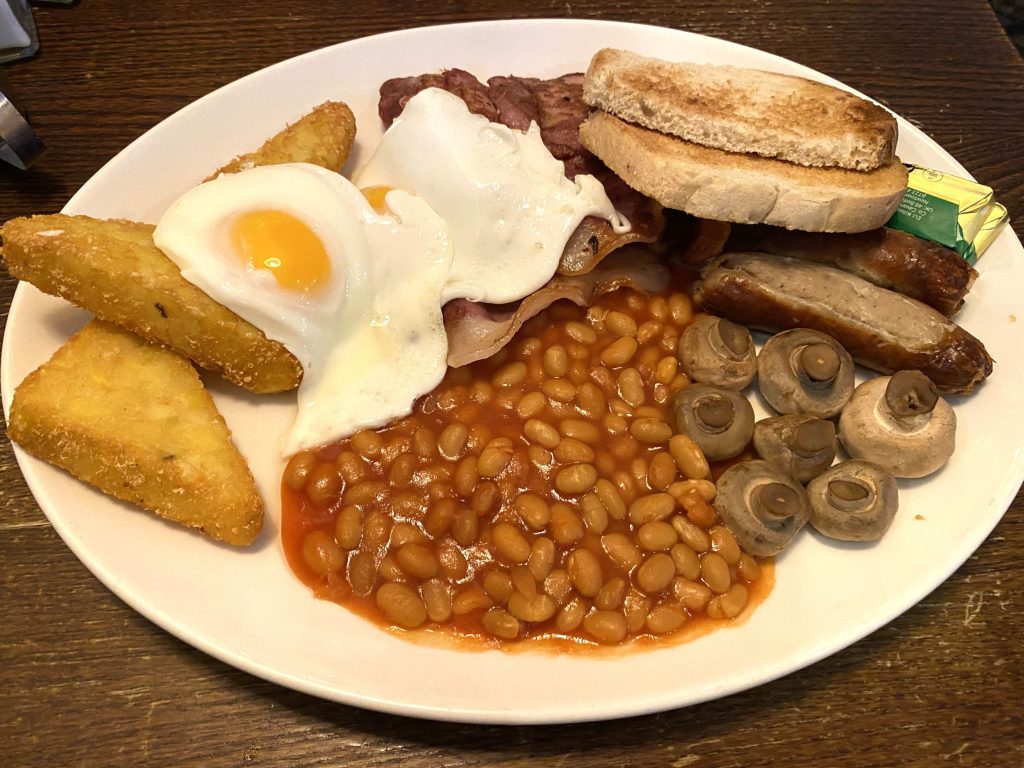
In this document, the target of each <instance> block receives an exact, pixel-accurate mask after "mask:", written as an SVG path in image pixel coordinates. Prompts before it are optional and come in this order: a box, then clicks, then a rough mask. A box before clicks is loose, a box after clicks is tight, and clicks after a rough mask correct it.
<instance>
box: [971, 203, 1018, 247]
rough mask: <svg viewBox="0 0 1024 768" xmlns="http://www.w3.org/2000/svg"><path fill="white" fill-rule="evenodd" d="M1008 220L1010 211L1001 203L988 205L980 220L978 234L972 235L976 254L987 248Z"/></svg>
mask: <svg viewBox="0 0 1024 768" xmlns="http://www.w3.org/2000/svg"><path fill="white" fill-rule="evenodd" d="M1009 220H1010V213H1009V211H1007V210H1006V206H1005V205H1003V204H1002V203H996V202H993V203H992V205H990V206H989V207H988V213H987V215H986V216H985V221H984V222H982V225H981V229H979V230H978V234H977V235H975V236H974V240H973V245H974V250H975V252H976V253H977V254H978V256H981V254H983V253H984V252H985V251H987V250H988V247H989V246H990V245H992V241H993V240H995V239H996V237H997V236H998V235H999V233H1000V232H1002V231H1003V227H1005V226H1006V223H1007V222H1008V221H1009Z"/></svg>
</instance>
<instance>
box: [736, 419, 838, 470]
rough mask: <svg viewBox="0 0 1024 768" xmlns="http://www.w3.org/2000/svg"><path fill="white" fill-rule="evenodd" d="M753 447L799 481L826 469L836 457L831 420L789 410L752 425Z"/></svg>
mask: <svg viewBox="0 0 1024 768" xmlns="http://www.w3.org/2000/svg"><path fill="white" fill-rule="evenodd" d="M754 450H755V451H757V455H758V456H760V457H761V458H762V459H764V460H765V461H769V462H771V463H772V464H774V465H775V466H776V467H778V468H779V469H781V470H782V471H783V472H785V473H786V474H787V475H789V476H790V477H792V478H793V479H794V480H796V481H797V482H800V483H806V482H808V481H809V480H811V479H813V478H815V477H817V476H818V475H820V474H821V473H822V472H824V471H825V470H826V469H828V468H829V467H830V466H831V465H832V462H833V460H834V459H835V457H836V428H835V425H834V424H832V422H831V421H825V420H824V419H819V418H816V417H814V416H801V415H799V414H791V415H788V416H773V417H772V418H769V419H762V420H761V421H759V422H757V424H755V425H754Z"/></svg>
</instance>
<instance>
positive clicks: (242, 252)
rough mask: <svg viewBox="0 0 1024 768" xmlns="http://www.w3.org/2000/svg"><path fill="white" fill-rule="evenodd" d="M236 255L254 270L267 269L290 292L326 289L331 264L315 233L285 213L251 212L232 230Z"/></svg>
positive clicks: (237, 222) (233, 225)
mask: <svg viewBox="0 0 1024 768" xmlns="http://www.w3.org/2000/svg"><path fill="white" fill-rule="evenodd" d="M231 241H232V245H233V247H234V249H235V252H236V253H237V254H238V255H239V256H240V257H241V258H242V260H243V261H244V262H245V263H247V264H248V265H249V266H250V267H252V268H253V269H266V270H268V271H269V272H270V274H272V275H273V276H274V279H275V280H277V284H278V285H279V286H281V287H282V288H284V289H285V290H287V291H294V292H296V293H306V292H309V291H315V290H316V289H317V288H319V287H321V286H322V285H324V284H325V283H326V282H327V281H328V280H329V279H330V276H331V262H330V259H328V258H327V251H326V250H325V249H324V244H323V243H322V242H321V241H320V238H319V237H318V236H317V234H316V232H314V231H313V230H312V229H310V228H309V227H308V226H306V224H304V223H303V222H302V221H300V220H299V219H297V218H295V217H294V216H292V215H291V214H288V213H284V212H283V211H248V212H246V213H243V214H241V215H240V216H238V217H237V218H236V219H235V220H234V222H233V224H232V226H231Z"/></svg>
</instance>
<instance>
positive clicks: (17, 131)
mask: <svg viewBox="0 0 1024 768" xmlns="http://www.w3.org/2000/svg"><path fill="white" fill-rule="evenodd" d="M42 153H43V142H42V141H40V139H39V137H38V136H36V133H35V131H33V130H32V126H30V125H29V124H28V121H27V120H26V119H25V118H24V117H22V116H21V113H20V112H18V110H17V109H15V108H14V105H13V104H12V103H11V102H10V100H9V99H8V98H7V97H6V96H5V95H4V94H3V92H0V160H2V161H3V162H6V163H10V164H11V165H13V166H14V167H15V168H20V169H21V170H23V171H24V170H26V169H27V168H28V167H29V166H30V165H32V163H33V162H34V161H35V160H36V158H38V157H39V155H41V154H42Z"/></svg>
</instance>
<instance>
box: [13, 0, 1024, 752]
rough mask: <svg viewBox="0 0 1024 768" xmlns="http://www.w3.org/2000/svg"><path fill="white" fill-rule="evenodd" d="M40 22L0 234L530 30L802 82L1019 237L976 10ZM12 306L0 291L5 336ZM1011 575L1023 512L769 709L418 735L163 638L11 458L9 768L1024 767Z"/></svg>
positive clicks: (1017, 65) (86, 6) (1013, 111)
mask: <svg viewBox="0 0 1024 768" xmlns="http://www.w3.org/2000/svg"><path fill="white" fill-rule="evenodd" d="M35 14H36V21H37V25H38V28H39V35H40V40H41V46H42V47H41V52H40V54H39V55H38V56H36V57H35V58H33V59H31V60H29V61H25V62H20V63H18V64H15V65H13V66H11V67H9V68H8V69H6V70H5V75H6V77H7V80H8V87H9V90H10V91H11V92H12V93H13V95H14V96H15V98H16V102H17V103H18V104H19V106H20V108H21V109H23V110H24V111H25V112H27V113H29V114H30V116H31V118H32V121H33V123H34V125H35V126H36V128H37V130H38V131H39V133H40V134H42V136H43V137H44V139H45V141H46V142H47V144H48V145H49V151H48V153H47V155H46V156H45V157H44V159H43V160H42V161H41V162H40V163H39V165H38V166H37V167H36V169H35V170H33V171H32V172H31V173H28V174H21V173H18V172H16V171H14V170H13V169H10V168H7V167H6V166H5V167H3V168H0V220H6V219H7V218H10V217H13V216H18V215H24V214H28V213H36V212H51V211H56V210H59V209H60V208H61V206H62V205H63V204H64V203H65V202H66V201H67V199H68V198H69V197H70V196H71V195H72V194H73V193H74V191H75V190H76V189H77V188H78V187H79V185H81V184H82V183H83V182H84V181H85V180H86V179H88V178H89V176H90V175H92V174H93V173H94V172H95V171H96V170H97V169H98V168H99V167H100V166H101V165H103V163H104V162H106V161H107V160H108V159H109V158H110V157H112V156H113V155H114V154H116V153H117V152H118V151H119V150H120V149H122V148H123V147H124V146H125V145H126V144H127V143H128V142H130V141H131V140H133V139H134V138H136V137H137V136H139V135H140V134H142V133H143V132H144V131H146V130H147V129H148V128H150V127H151V126H153V125H155V124H156V123H157V122H159V121H160V120H162V119H163V118H165V117H166V116H168V115H169V114H171V113H172V112H174V111H175V110H177V109H179V108H180V107H182V106H184V105H186V104H188V103H189V102H191V101H193V100H194V99H196V98H197V97H199V96H202V95H203V94H205V93H207V92H209V91H211V90H213V89H214V88H217V87H218V86H220V85H223V84H225V83H227V82H230V81H232V80H234V79H236V78H238V77H240V76H242V75H245V74H247V73H249V72H252V71H254V70H257V69H259V68H261V67H264V66H266V65H268V64H272V63H274V62H276V61H279V60H281V59H284V58H287V57H290V56H293V55H296V54H299V53H302V52H304V51H307V50H310V49H313V48H317V47H321V46H324V45H329V44H332V43H336V42H340V41H344V40H349V39H353V38H357V37H361V36H364V35H369V34H374V33H378V32H384V31H388V30H393V29H398V28H403V27H411V26H420V25H432V24H440V23H446V22H453V21H466V20H474V19H487V18H501V17H533V16H537V17H543V16H547V17H573V18H608V19H619V20H628V21H637V22H643V23H648V24H658V25H665V26H670V27H676V28H680V29H687V30H691V31H694V32H699V33H703V34H707V35H712V36H715V37H720V38H727V39H730V40H733V41H736V42H739V43H744V44H747V45H751V46H754V47H757V48H761V49H764V50H768V51H771V52H773V53H777V54H780V55H782V56H786V57H789V58H791V59H795V60H797V61H800V62H802V63H804V64H807V65H809V66H811V67H814V68H816V69H818V70H820V71H822V72H825V73H827V74H829V75H832V76H834V77H837V78H839V79H840V80H843V81H845V82H846V83H848V84H850V85H851V86H853V87H856V88H858V89H861V90H863V91H865V92H867V93H869V94H871V95H872V96H874V97H876V98H878V99H879V100H881V101H882V102H884V103H885V104H886V105H888V106H889V107H891V108H892V109H894V110H895V111H897V112H899V113H901V114H902V115H904V116H905V117H907V118H909V119H910V120H911V121H912V122H914V123H915V124H917V125H918V126H920V127H921V128H922V129H923V130H924V131H925V132H926V133H928V134H929V135H931V136H932V137H934V138H935V139H936V140H937V141H938V142H939V143H940V144H942V145H943V146H944V147H945V148H946V149H948V150H949V151H950V152H952V153H953V154H954V155H955V156H956V157H957V158H958V159H959V160H960V161H961V162H962V163H963V164H964V165H965V166H966V167H967V168H968V169H969V170H970V171H971V172H972V173H973V174H975V176H977V177H978V178H979V179H982V180H983V181H985V182H986V183H989V184H991V185H992V186H993V187H994V188H995V190H996V196H997V198H998V199H999V200H1001V201H1003V202H1004V203H1005V204H1006V205H1007V206H1008V207H1009V209H1010V211H1011V213H1016V214H1017V215H1018V221H1024V162H1022V161H1024V151H1022V128H1021V126H1022V125H1024V64H1022V62H1021V58H1020V57H1019V55H1018V53H1017V51H1016V50H1015V49H1014V48H1013V47H1012V46H1011V45H1010V43H1009V41H1008V40H1007V39H1006V37H1005V35H1004V34H1003V32H1002V30H1001V29H1000V28H999V26H998V24H997V22H996V20H995V18H994V16H993V15H992V13H991V11H990V10H989V7H988V5H987V3H986V2H985V0H959V1H958V2H948V1H947V0H917V1H916V2H911V1H910V0H890V2H881V1H880V0H831V1H828V0H820V1H819V2H814V3H811V2H807V1H806V0H772V1H771V2H768V1H767V0H766V1H765V2H723V1H722V0H690V1H689V2H685V3H683V2H678V1H677V0H673V1H671V2H664V1H662V0H645V2H642V3H638V2H633V1H628V2H624V3H599V2H581V0H572V2H542V1H541V0H519V1H518V2H515V3H511V2H476V3H467V2H455V3H443V2H441V3H438V2H435V3H425V2H413V3H406V4H392V5H388V4H377V3H368V2H361V1H359V0H356V1H353V2H348V3H334V2H324V1H323V0H291V1H290V2H273V1H271V0H257V1H254V2H242V3H217V2H210V0H205V1H200V0H148V1H147V2H144V3H127V2H115V1H114V0H84V2H82V3H81V4H79V5H76V6H72V7H57V6H42V7H39V8H37V9H36V12H35ZM5 90H8V88H5ZM1017 231H1018V233H1022V232H1024V229H1022V228H1021V227H1020V225H1019V224H1018V229H1017ZM14 287H15V281H14V280H13V279H11V278H10V277H7V276H6V275H4V276H3V277H2V278H0V291H2V300H0V307H2V308H3V316H4V320H6V310H7V307H8V306H9V304H10V300H11V297H12V295H13V291H14ZM1000 364H1001V365H1003V366H1014V367H1015V369H1016V370H1017V371H1019V369H1020V366H1021V365H1022V361H1021V359H1018V360H1016V361H1000ZM1022 442H1024V436H1022ZM1022 556H1024V497H1022V496H1021V495H1018V497H1017V499H1016V501H1015V502H1014V504H1013V505H1012V506H1011V508H1010V510H1009V511H1008V513H1007V515H1006V517H1005V519H1004V520H1003V521H1002V523H1001V524H1000V525H999V526H998V528H997V529H996V530H995V531H994V533H993V534H992V535H991V536H990V537H989V539H988V540H987V541H986V542H985V543H984V544H983V545H982V546H981V548H980V549H979V550H978V551H977V553H976V554H975V555H974V556H973V557H972V558H971V559H970V560H969V561H968V562H967V563H966V564H965V565H964V566H963V567H961V568H960V569H959V570H958V571H957V572H956V573H955V574H954V575H953V576H952V577H950V579H949V580H948V581H946V582H945V583H944V584H943V585H941V586H940V587H939V588H938V589H936V590H935V592H934V593H932V594H931V595H930V596H928V597H927V598H926V599H925V600H924V601H922V602H921V603H920V604H919V605H917V606H916V607H914V608H913V609H911V610H910V611H908V612H907V613H906V614H905V615H903V616H902V617H900V618H899V619H897V620H896V621H894V622H893V623H891V624H890V625H888V626H886V627H885V628H883V629H881V630H879V631H878V632H876V633H874V634H873V635H871V636H870V637H868V638H867V639H865V640H863V641H862V642H859V643H857V644H856V645H854V646H853V647H851V648H849V649H847V650H845V651H842V652H840V653H837V654H836V655H834V656H832V657H830V658H828V659H826V660H824V661H822V662H820V663H818V664H816V665H814V666H812V667H810V668H808V669H806V670H803V671H801V672H798V673H796V674H793V675H790V676H788V677H786V678H783V679H781V680H778V681H776V682H774V683H771V684H767V685H764V686H761V687H759V688H756V689H754V690H751V691H748V692H746V693H742V694H738V695H735V696H731V697H729V698H726V699H723V700H719V701H715V702H712V703H709V704H705V705H701V706H697V707H692V708H689V709H683V710H678V711H672V712H667V713H663V714H658V715H652V716H647V717H641V718H635V719H632V720H626V721H618V722H610V723H598V724H588V725H574V726H560V727H530V728H527V727H474V726H458V725H450V724H436V723H430V722H418V721H414V720H407V719H403V718H399V717H392V716H387V715H380V714H374V713H370V712H365V711H360V710H357V709H352V708H349V707H345V706H341V705H335V704H331V703H326V702H323V701H320V700H317V699H314V698H311V697H309V696H305V695H303V694H299V693H295V692H292V691H289V690H285V689H283V688H279V687H277V686H274V685H272V684H269V683H266V682H263V681H261V680H258V679H256V678H254V677H251V676H249V675H247V674H245V673H243V672H239V671H237V670H235V669H233V668H231V667H228V666H226V665H224V664H222V663H220V662H218V661H215V660H213V659H211V658H209V657H207V656H205V655H203V654H201V653H199V652H197V651H195V650H193V649H192V648H190V647H189V646H187V645H185V644H184V643H182V642H180V641H178V640H176V639H175V638H173V637H171V636H170V635H167V634H165V633H164V632H162V631H161V630H159V629H157V628H156V627H155V626H153V625H152V624H150V623H149V622H148V621H147V620H146V619H144V618H142V617H141V616H139V615H138V614H136V613H134V612H133V611H132V610H130V609H129V608H127V607H126V606H125V605H124V604H123V603H121V602H120V601H119V600H118V599H117V598H115V597H114V596H113V595H112V594H110V593H109V592H108V591H107V590H106V589H105V588H103V587H102V586H101V585H100V584H99V583H98V582H97V581H96V580H95V579H94V578H93V577H92V575H91V574H90V573H89V572H88V571H87V570H86V569H85V567H84V566H83V565H82V564H81V563H79V562H78V560H77V559H76V558H75V557H74V556H73V555H72V554H71V552H70V551H69V550H68V549H67V547H66V546H65V545H64V544H63V543H62V542H61V540H60V539H59V538H58V537H57V535H56V534H55V533H54V532H53V530H52V529H51V528H50V526H49V524H48V523H47V522H46V520H45V518H44V517H43V515H42V514H41V512H40V511H39V509H38V507H37V506H36V504H35V502H34V500H33V498H32V496H31V494H30V493H29V491H28V489H27V488H26V486H25V484H24V481H23V480H22V478H21V474H20V472H19V470H18V467H17V465H16V463H15V461H14V459H13V457H12V454H11V450H10V446H9V445H7V444H6V442H5V443H4V445H2V446H0V691H2V695H3V700H2V704H0V764H2V765H4V766H122V765H123V766H134V765H160V766H177V765H202V766H241V765H266V766H269V765H318V766H331V765H346V766H348V765H351V766H385V765H402V766H406V767H412V766H441V765H443V766H520V765H531V766H533V765H538V766H573V765H595V766H673V767H674V768H683V767H684V766H698V767H701V766H723V767H729V766H735V767H737V768H739V767H740V766H742V767H743V768H758V767H760V766H783V765H785V766H837V767H839V768H843V767H846V766H851V767H852V766H985V767H990V766H1000V767H1001V766H1008V767H1011V768H1013V767H1019V766H1024V673H1022V664H1024V653H1022V642H1021V637H1022V636H1024V610H1022V598H1024V594H1022V592H1024V575H1022V571H1021V568H1020V562H1021V558H1022ZM538 695H540V696H543V692H542V691H540V692H538ZM608 695H609V696H614V695H615V691H609V692H608Z"/></svg>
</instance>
